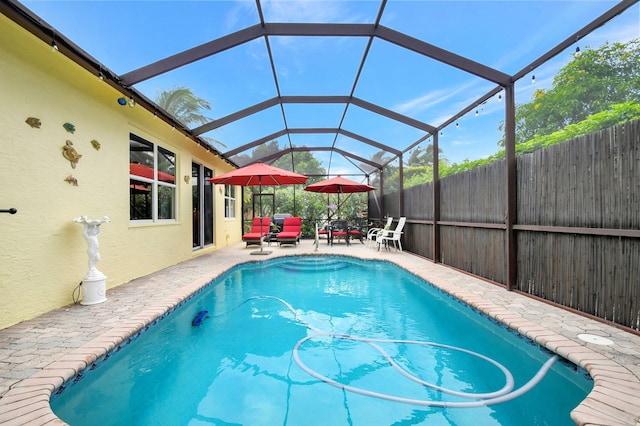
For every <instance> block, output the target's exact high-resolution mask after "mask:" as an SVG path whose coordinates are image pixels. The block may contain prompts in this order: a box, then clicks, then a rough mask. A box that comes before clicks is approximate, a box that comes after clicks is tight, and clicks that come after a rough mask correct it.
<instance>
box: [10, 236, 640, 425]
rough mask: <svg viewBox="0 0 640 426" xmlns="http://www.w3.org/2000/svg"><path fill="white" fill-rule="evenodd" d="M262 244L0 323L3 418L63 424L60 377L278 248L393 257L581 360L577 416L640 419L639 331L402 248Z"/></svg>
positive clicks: (618, 421) (592, 420)
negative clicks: (54, 401)
mask: <svg viewBox="0 0 640 426" xmlns="http://www.w3.org/2000/svg"><path fill="white" fill-rule="evenodd" d="M265 249H266V250H270V251H272V252H273V253H272V254H271V255H267V256H251V255H250V254H249V253H250V252H251V251H254V250H255V247H249V248H247V247H245V245H244V244H243V243H238V244H235V245H232V246H229V247H225V248H222V249H219V250H217V251H214V252H210V253H207V254H204V255H201V256H198V257H196V258H194V259H191V260H188V261H186V262H182V263H180V264H178V265H175V266H172V267H169V268H165V269H163V270H161V271H158V272H155V273H153V274H150V275H147V276H144V277H140V278H137V279H135V280H132V281H130V282H129V283H126V284H123V285H121V286H118V287H116V288H113V289H110V290H108V291H107V301H106V302H104V303H100V304H97V305H90V306H84V305H79V304H76V305H69V306H66V307H63V308H61V309H57V310H54V311H51V312H48V313H46V314H44V315H41V316H39V317H37V318H34V319H31V320H27V321H24V322H22V323H19V324H16V325H14V326H11V327H8V328H5V329H3V330H0V424H3V425H16V426H17V425H45V424H46V425H55V424H64V422H62V421H61V420H60V419H58V418H57V417H56V416H55V415H54V414H53V412H52V411H51V408H50V406H49V398H50V396H51V394H52V393H53V392H54V391H55V390H56V389H57V388H58V387H59V386H61V385H62V384H63V383H64V382H65V381H67V380H71V379H73V378H74V377H75V375H76V374H77V373H78V372H79V371H82V370H83V369H84V368H87V367H88V366H91V365H92V364H93V363H95V362H96V361H97V360H98V359H100V358H101V357H103V356H104V355H105V354H106V353H107V352H109V351H111V350H113V349H114V348H117V347H118V346H119V345H121V344H126V342H127V339H129V338H130V337H131V336H132V335H134V334H136V333H138V332H140V331H141V330H144V328H145V327H147V326H148V325H149V324H151V323H153V322H154V321H156V320H157V319H158V318H159V317H161V316H162V315H164V314H165V313H166V312H167V311H169V310H170V309H172V308H173V307H175V306H176V305H178V304H179V303H181V302H182V301H183V300H185V299H187V298H188V297H190V295H191V294H193V293H194V292H196V291H197V290H199V289H200V288H202V287H203V286H205V285H206V284H207V283H209V282H210V281H211V280H212V279H214V278H216V277H217V276H219V275H220V274H222V273H223V272H224V271H226V270H228V269H229V268H230V267H232V266H234V265H237V264H239V263H243V262H260V261H264V260H268V259H271V258H273V257H276V256H288V255H301V254H305V255H310V254H311V255H312V254H337V255H348V256H354V257H358V258H364V259H378V260H387V261H390V262H393V263H396V264H398V265H399V266H401V267H402V268H404V269H406V270H408V271H409V272H411V273H413V274H415V275H418V276H420V277H422V278H424V279H425V280H427V281H429V282H430V283H432V284H434V285H435V286H436V287H438V288H440V289H442V290H443V291H445V292H447V293H449V294H451V295H453V296H455V297H456V298H458V299H461V300H463V301H464V302H466V303H467V304H469V305H470V306H472V307H473V308H474V309H476V310H478V311H480V312H482V313H484V314H486V315H488V316H489V317H491V318H493V319H495V320H496V321H499V322H501V323H503V324H505V325H507V326H509V327H511V328H513V329H515V330H517V331H519V332H520V333H522V334H523V335H525V336H527V337H528V338H530V339H531V340H533V341H535V342H537V343H538V344H540V345H541V346H544V347H546V348H547V349H549V350H551V351H553V352H556V353H558V354H559V355H561V356H563V357H564V358H566V359H568V360H570V361H572V362H574V363H575V364H577V365H579V366H581V367H582V368H584V369H585V370H586V371H587V372H588V373H589V374H590V375H591V377H592V378H593V380H594V388H593V390H592V391H591V393H590V394H589V395H588V396H587V398H586V399H585V400H584V401H583V402H582V403H581V404H580V405H579V406H578V407H576V408H575V409H574V410H573V412H572V413H571V417H572V419H573V420H574V422H576V424H579V425H610V426H613V425H621V426H640V336H638V335H636V334H633V333H630V332H627V331H625V330H621V329H619V328H616V327H613V326H610V325H607V324H605V323H602V322H599V321H596V320H593V319H590V318H587V317H584V316H581V315H578V314H575V313H573V312H570V311H567V310H563V309H560V308H557V307H554V306H552V305H550V304H546V303H543V302H540V301H538V300H535V299H533V298H530V297H526V296H524V295H522V294H519V293H516V292H508V291H506V290H505V289H504V288H502V287H500V286H496V285H494V284H491V283H488V282H486V281H483V280H480V279H477V278H474V277H472V276H470V275H467V274H464V273H462V272H459V271H456V270H454V269H452V268H448V267H446V266H443V265H438V264H434V263H433V262H431V261H429V260H427V259H424V258H421V257H419V256H415V255H412V254H410V253H406V252H405V253H400V252H396V251H381V252H377V251H375V250H373V249H372V248H369V247H367V246H366V245H360V244H358V243H354V244H352V245H351V246H350V247H347V246H346V245H345V244H336V245H334V246H332V247H330V246H328V245H327V244H326V243H321V244H320V245H319V246H318V248H317V251H316V248H315V247H314V245H313V242H311V241H309V240H303V241H302V242H301V244H300V245H298V246H296V247H294V246H283V247H277V246H276V245H272V246H271V247H265ZM582 333H588V334H595V335H598V336H601V337H606V338H607V339H610V340H612V341H613V342H614V344H613V345H610V346H603V345H596V344H592V343H587V342H584V341H582V340H580V339H579V338H578V337H577V336H578V335H579V334H582ZM532 409H536V407H532ZM540 409H542V408H540Z"/></svg>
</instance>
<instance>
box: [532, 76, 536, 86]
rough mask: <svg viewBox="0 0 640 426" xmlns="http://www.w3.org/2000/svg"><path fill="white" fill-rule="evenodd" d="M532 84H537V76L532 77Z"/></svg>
mask: <svg viewBox="0 0 640 426" xmlns="http://www.w3.org/2000/svg"><path fill="white" fill-rule="evenodd" d="M531 84H536V76H535V75H532V76H531Z"/></svg>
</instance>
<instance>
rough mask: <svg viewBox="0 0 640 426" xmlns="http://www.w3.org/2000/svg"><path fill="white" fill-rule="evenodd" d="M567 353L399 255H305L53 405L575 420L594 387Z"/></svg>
mask: <svg viewBox="0 0 640 426" xmlns="http://www.w3.org/2000/svg"><path fill="white" fill-rule="evenodd" d="M205 310H206V311H208V312H207V314H206V315H205V316H203V315H202V314H200V315H198V314H199V313H201V312H202V311H205ZM195 319H199V320H201V321H198V322H194V320H195ZM192 323H194V324H196V326H194V325H192ZM197 324H199V325H197ZM554 359H555V357H554V356H553V355H552V354H550V353H548V352H547V351H544V350H542V349H540V348H538V347H537V346H535V345H533V344H532V343H531V342H530V341H528V340H527V339H524V338H522V337H520V336H518V335H517V334H515V333H513V332H511V331H509V330H507V329H505V328H504V327H502V326H499V325H497V324H496V323H495V322H493V321H492V320H490V319H489V318H487V317H485V316H483V315H480V314H478V313H477V312H475V311H474V310H472V309H471V308H469V307H467V306H466V305H463V304H462V303H460V302H458V301H457V300H455V299H453V298H451V297H449V296H448V295H446V294H444V293H443V292H441V291H439V290H437V289H436V288H434V287H432V286H431V285H429V284H428V283H425V282H424V281H422V280H421V279H419V278H417V277H415V276H413V275H411V274H409V273H407V272H406V271H404V270H402V269H400V268H398V267H396V266H395V265H392V264H389V263H386V262H376V261H361V260H356V259H351V258H347V257H307V256H301V257H289V258H280V259H272V260H269V261H266V262H264V263H251V264H246V265H241V266H238V267H235V268H233V269H231V270H230V271H228V272H227V273H225V274H224V275H223V276H221V277H220V278H219V279H217V280H215V281H214V282H213V283H211V285H209V286H207V287H206V288H205V289H204V290H203V291H201V292H199V293H198V294H196V295H195V296H194V297H193V298H191V299H190V300H189V301H187V302H186V303H184V304H183V305H181V306H180V307H178V308H176V309H175V310H174V311H173V312H172V313H171V314H170V315H168V316H166V318H164V319H162V320H161V321H158V323H157V324H156V325H154V326H152V327H150V328H149V329H148V330H147V331H145V332H143V333H141V335H140V336H139V337H138V338H136V339H134V340H132V342H131V343H129V344H128V345H126V346H124V347H122V349H121V350H118V351H117V352H114V353H112V354H110V355H109V357H108V359H107V360H103V361H101V362H99V363H98V364H97V365H96V366H95V368H92V369H91V370H90V371H87V372H85V373H83V375H82V377H81V378H79V379H77V380H74V381H72V382H69V383H67V384H65V386H64V388H63V389H61V390H60V391H59V392H58V393H57V394H56V395H54V396H53V397H52V401H51V406H52V408H53V410H54V412H55V413H56V415H58V416H59V417H60V418H62V419H63V420H64V421H66V422H68V423H70V424H71V425H74V426H80V425H96V424H100V425H133V424H135V425H205V424H206V425H367V426H372V425H416V424H428V425H474V426H476V425H518V426H521V425H571V424H573V422H572V421H571V419H570V417H569V412H570V411H571V410H572V409H573V408H574V407H575V406H576V405H578V404H579V403H580V401H581V400H583V399H584V397H585V396H586V395H587V393H588V392H589V391H590V389H591V387H592V382H591V380H590V379H589V378H588V377H587V376H586V375H585V374H584V372H582V371H581V370H578V369H576V368H575V367H574V366H572V365H571V364H567V363H565V362H560V361H554ZM547 369H548V371H547ZM511 377H512V379H511ZM532 380H533V382H531V381H532ZM511 382H512V383H511ZM528 387H531V389H530V390H528ZM511 388H513V389H511ZM525 390H526V391H525ZM521 393H522V395H520V394H521Z"/></svg>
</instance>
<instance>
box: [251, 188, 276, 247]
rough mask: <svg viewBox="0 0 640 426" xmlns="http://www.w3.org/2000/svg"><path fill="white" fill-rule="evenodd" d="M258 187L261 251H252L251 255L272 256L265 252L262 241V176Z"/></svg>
mask: <svg viewBox="0 0 640 426" xmlns="http://www.w3.org/2000/svg"><path fill="white" fill-rule="evenodd" d="M258 185H259V186H258V197H260V250H259V251H258V250H256V251H252V252H251V254H258V255H264V254H271V252H270V251H264V250H263V246H262V244H263V243H264V242H263V241H262V227H263V226H264V217H262V177H261V176H259V177H258Z"/></svg>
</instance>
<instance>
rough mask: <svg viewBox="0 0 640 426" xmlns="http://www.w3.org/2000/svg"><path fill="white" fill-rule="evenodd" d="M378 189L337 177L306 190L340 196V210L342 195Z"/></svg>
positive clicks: (308, 186)
mask: <svg viewBox="0 0 640 426" xmlns="http://www.w3.org/2000/svg"><path fill="white" fill-rule="evenodd" d="M374 189H376V188H375V187H373V186H371V185H367V184H366V183H359V182H355V181H352V180H349V179H345V178H343V177H342V176H337V177H334V178H331V179H327V180H323V181H321V182H316V183H312V184H311V185H307V186H306V187H305V188H304V190H305V191H309V192H320V193H323V194H338V208H340V194H351V193H354V192H369V191H373V190H374Z"/></svg>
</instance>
